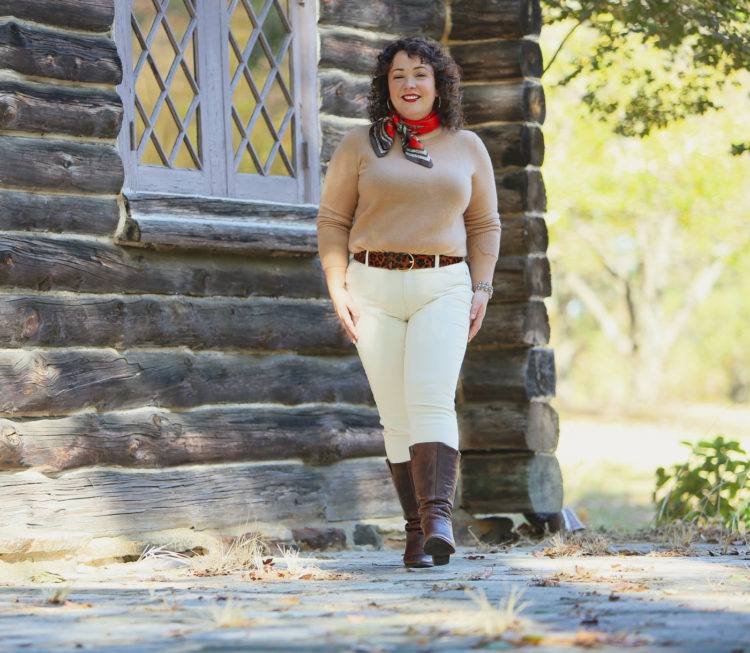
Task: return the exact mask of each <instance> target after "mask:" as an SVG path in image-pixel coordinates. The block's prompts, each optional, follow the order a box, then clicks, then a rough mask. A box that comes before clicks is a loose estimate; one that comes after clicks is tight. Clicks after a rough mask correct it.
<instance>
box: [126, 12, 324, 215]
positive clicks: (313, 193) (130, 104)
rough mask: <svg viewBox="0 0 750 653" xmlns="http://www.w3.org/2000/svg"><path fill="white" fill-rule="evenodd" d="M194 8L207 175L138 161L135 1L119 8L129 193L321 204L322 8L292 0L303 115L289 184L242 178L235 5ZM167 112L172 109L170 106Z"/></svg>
mask: <svg viewBox="0 0 750 653" xmlns="http://www.w3.org/2000/svg"><path fill="white" fill-rule="evenodd" d="M194 3H195V15H196V26H195V33H196V35H197V43H195V44H194V47H193V50H194V52H195V59H196V61H195V68H196V76H197V78H198V79H197V81H198V85H199V93H200V99H199V102H200V111H201V120H200V130H201V139H202V142H201V151H202V163H203V167H202V169H201V170H194V169H189V168H167V167H164V166H155V165H148V164H142V163H139V162H138V161H137V152H136V151H135V150H134V149H132V147H131V144H132V143H133V141H134V139H135V118H136V116H135V112H136V109H135V82H136V80H135V76H134V74H133V72H134V71H133V52H132V32H131V23H130V11H131V7H132V0H116V2H115V42H116V44H117V48H118V52H119V54H120V57H121V59H122V62H123V81H122V83H121V84H120V85H119V86H118V87H117V90H118V92H119V93H120V97H121V98H122V100H123V127H122V130H121V132H120V135H119V138H118V147H119V150H120V155H121V157H122V161H123V166H124V168H125V183H124V185H123V193H124V194H125V195H126V196H130V195H137V194H138V193H154V192H158V193H164V194H178V195H200V196H206V197H216V198H225V199H228V200H231V199H236V200H260V201H266V202H274V203H284V204H308V203H314V202H317V201H318V197H319V193H320V181H319V175H318V174H316V172H317V170H318V169H319V160H318V152H319V148H318V89H317V56H316V48H317V21H316V17H315V6H314V5H315V3H313V2H310V1H309V0H307V1H305V0H288V7H289V12H288V17H289V21H290V23H291V26H292V39H293V43H292V46H291V47H292V56H291V69H292V74H291V85H292V93H293V101H294V111H295V118H294V122H295V124H294V127H292V126H291V125H290V126H289V129H292V128H294V130H295V134H294V136H293V142H294V152H293V157H294V158H293V160H294V162H295V172H296V174H295V176H289V177H287V176H277V175H267V176H266V175H261V174H246V173H239V172H234V170H233V166H232V161H233V158H234V146H233V142H232V138H233V134H232V124H231V120H232V119H231V113H230V112H231V107H232V93H231V85H230V70H229V41H228V38H227V36H228V29H229V18H230V16H229V12H228V11H227V2H226V0H221V1H220V2H217V0H194ZM217 7H218V8H219V11H218V12H217V11H216V8H217ZM144 65H148V63H146V64H144ZM161 110H162V111H166V110H168V109H167V108H166V107H163V108H162V109H161ZM216 115H222V116H224V120H223V121H220V120H212V117H213V116H216ZM259 120H263V118H262V117H260V118H259Z"/></svg>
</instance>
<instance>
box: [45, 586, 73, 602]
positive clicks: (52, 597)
mask: <svg viewBox="0 0 750 653" xmlns="http://www.w3.org/2000/svg"><path fill="white" fill-rule="evenodd" d="M72 589H73V588H72V587H71V586H70V585H63V586H62V587H47V588H45V589H43V590H42V597H43V598H44V602H45V603H46V604H47V605H64V604H65V601H66V600H67V599H68V595H69V594H70V591H71V590H72Z"/></svg>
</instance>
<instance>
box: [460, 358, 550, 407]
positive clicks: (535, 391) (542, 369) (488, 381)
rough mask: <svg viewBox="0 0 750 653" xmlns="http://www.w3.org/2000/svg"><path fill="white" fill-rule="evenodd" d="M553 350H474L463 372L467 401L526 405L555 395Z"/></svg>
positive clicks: (465, 360)
mask: <svg viewBox="0 0 750 653" xmlns="http://www.w3.org/2000/svg"><path fill="white" fill-rule="evenodd" d="M555 383H556V375H555V357H554V353H553V351H552V350H551V349H546V348H542V347H539V348H533V349H496V350H486V349H477V348H472V347H470V348H469V350H468V351H467V352H466V358H465V359H464V364H463V367H462V372H461V398H462V399H463V401H467V402H489V401H510V402H524V401H531V400H532V399H536V398H545V397H553V396H554V395H555Z"/></svg>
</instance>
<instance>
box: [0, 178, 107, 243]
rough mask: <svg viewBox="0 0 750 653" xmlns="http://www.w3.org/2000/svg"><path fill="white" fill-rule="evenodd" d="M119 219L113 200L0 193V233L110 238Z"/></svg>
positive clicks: (32, 193)
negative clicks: (12, 232) (40, 233)
mask: <svg viewBox="0 0 750 653" xmlns="http://www.w3.org/2000/svg"><path fill="white" fill-rule="evenodd" d="M119 219H120V207H119V206H118V205H117V200H116V199H115V198H114V197H109V198H102V197H90V196H85V195H52V194H45V193H37V192H24V191H12V190H2V189H0V231H47V232H53V233H66V234H91V235H95V236H111V235H113V234H114V233H115V229H116V228H117V222H118V220H119Z"/></svg>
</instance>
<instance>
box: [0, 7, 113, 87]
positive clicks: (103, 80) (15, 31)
mask: <svg viewBox="0 0 750 653" xmlns="http://www.w3.org/2000/svg"><path fill="white" fill-rule="evenodd" d="M0 61H1V62H2V67H3V68H6V69H10V70H15V71H16V72H18V73H22V74H24V75H34V76H37V77H50V78H52V79H63V80H67V81H71V82H91V83H96V84H111V85H113V86H114V85H117V84H119V83H120V82H121V81H122V64H121V63H120V57H119V56H118V54H117V48H116V47H115V43H114V41H113V40H112V39H111V38H109V37H107V36H98V35H97V36H88V35H82V34H71V33H69V32H58V31H56V30H52V29H48V28H42V27H29V26H28V25H22V24H19V23H17V22H15V21H13V20H3V21H0Z"/></svg>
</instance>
